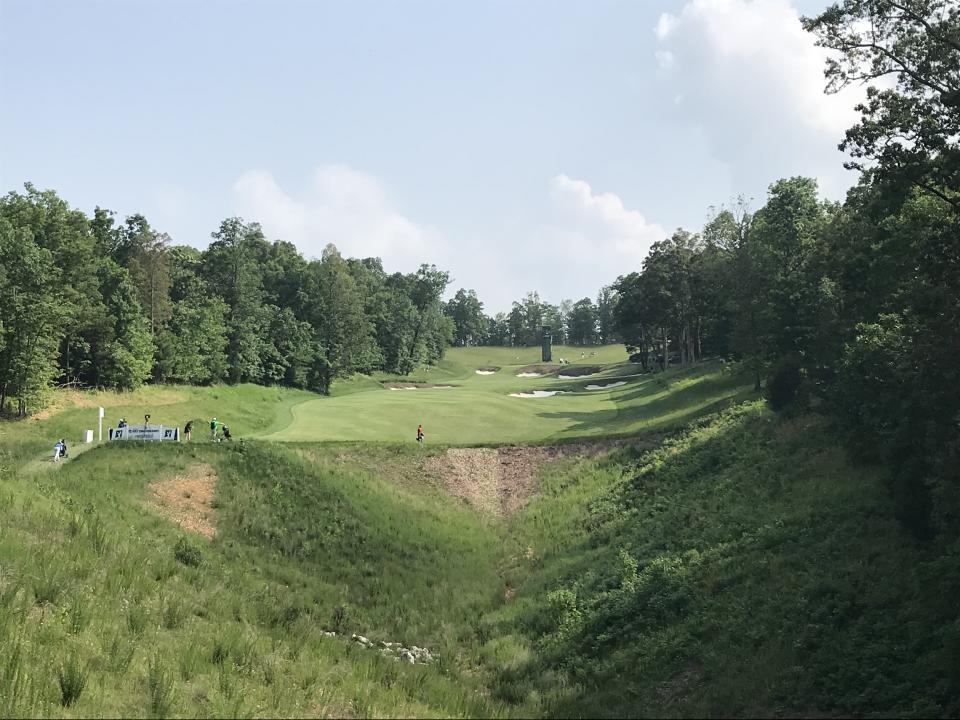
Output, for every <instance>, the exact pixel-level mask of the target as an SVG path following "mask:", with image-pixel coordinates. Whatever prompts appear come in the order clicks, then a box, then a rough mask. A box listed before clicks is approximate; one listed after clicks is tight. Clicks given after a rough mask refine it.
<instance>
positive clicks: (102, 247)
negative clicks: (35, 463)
mask: <svg viewBox="0 0 960 720" xmlns="http://www.w3.org/2000/svg"><path fill="white" fill-rule="evenodd" d="M448 281H449V276H448V274H447V273H446V272H443V271H441V270H438V269H437V268H436V267H435V266H432V265H423V266H421V267H420V269H419V270H418V271H417V272H415V273H407V274H404V273H392V274H391V273H387V272H386V271H385V270H384V269H383V266H382V264H381V263H380V261H379V260H377V259H375V258H367V259H363V260H356V259H352V258H349V259H345V258H343V257H341V255H340V253H339V252H338V251H337V249H336V248H335V247H334V246H332V245H330V246H327V248H326V249H325V250H324V251H323V254H322V257H321V258H320V259H317V260H310V261H308V260H306V259H304V257H303V256H302V255H301V254H300V253H299V252H298V251H297V249H296V248H295V247H294V246H293V245H292V244H291V243H289V242H284V241H275V242H269V241H267V240H266V239H265V238H264V235H263V231H262V230H261V228H260V226H259V225H258V224H256V223H246V222H244V221H242V220H241V219H239V218H229V219H227V220H224V221H223V223H221V225H220V228H219V229H218V230H217V231H216V232H215V233H213V240H212V242H211V243H210V245H209V247H208V248H207V249H206V250H204V251H202V252H201V251H199V250H197V249H195V248H192V247H188V246H184V245H173V244H172V243H171V241H170V238H169V237H168V236H166V235H165V234H163V233H161V232H158V231H156V230H155V229H154V228H152V227H151V226H150V224H149V222H148V221H147V219H146V218H145V217H143V216H142V215H133V216H131V217H128V218H126V220H125V221H124V222H122V223H117V221H116V218H115V217H114V214H113V213H111V212H109V211H106V210H104V209H102V208H97V209H96V210H95V211H94V214H93V217H91V218H88V217H86V216H85V215H84V214H83V213H82V212H80V211H79V210H75V209H72V208H70V207H69V206H68V205H67V203H66V202H65V201H63V200H62V199H61V198H59V197H58V196H57V195H56V193H54V192H53V191H40V190H38V189H36V188H35V187H33V186H32V185H30V184H27V185H26V188H25V192H23V193H16V192H11V193H9V194H8V195H6V196H5V197H4V198H2V199H0V323H2V324H0V407H3V408H6V407H7V403H8V399H11V398H14V399H15V400H16V402H17V408H16V410H15V414H20V415H22V414H24V413H26V412H27V411H28V409H29V408H36V407H37V406H39V405H40V404H41V403H42V401H43V397H44V394H45V392H46V390H47V388H48V387H49V386H50V385H51V384H52V383H56V384H59V385H78V386H83V387H105V388H116V389H130V388H135V387H137V386H138V385H140V384H142V383H144V382H147V381H153V382H179V383H191V384H206V383H214V382H220V381H227V382H231V383H238V382H253V383H261V384H268V385H271V384H279V385H287V386H291V387H298V388H308V389H311V390H315V391H318V392H322V393H327V392H329V390H330V385H331V383H332V381H333V380H334V378H337V377H343V376H345V375H349V374H351V373H354V372H371V371H373V370H386V371H391V372H398V373H406V372H409V371H410V370H411V369H412V368H413V367H414V366H415V365H417V364H418V363H430V362H435V361H436V360H437V359H438V358H439V357H440V356H441V354H442V353H443V349H444V347H446V346H447V345H448V344H449V343H450V342H451V341H452V332H453V323H452V321H451V320H450V318H449V317H448V316H447V315H445V313H444V306H443V302H442V299H441V298H442V295H443V293H444V290H445V288H446V286H447V284H448Z"/></svg>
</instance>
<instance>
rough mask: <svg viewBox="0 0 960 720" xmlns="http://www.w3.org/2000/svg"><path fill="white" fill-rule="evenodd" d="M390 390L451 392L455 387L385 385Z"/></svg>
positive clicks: (414, 384) (419, 384) (410, 384)
mask: <svg viewBox="0 0 960 720" xmlns="http://www.w3.org/2000/svg"><path fill="white" fill-rule="evenodd" d="M385 386H386V387H387V388H389V389H390V390H452V389H453V388H455V387H456V385H431V384H429V383H403V382H392V383H385Z"/></svg>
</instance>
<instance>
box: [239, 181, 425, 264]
mask: <svg viewBox="0 0 960 720" xmlns="http://www.w3.org/2000/svg"><path fill="white" fill-rule="evenodd" d="M233 192H234V200H235V208H236V211H237V212H238V213H239V214H240V215H242V216H244V217H245V218H247V219H250V220H256V221H257V222H259V223H260V224H261V225H262V226H263V229H264V232H265V233H266V235H267V237H268V238H271V239H280V240H289V241H290V242H292V243H294V244H295V245H296V246H297V247H298V248H299V249H300V251H301V252H303V253H304V255H306V256H307V257H319V256H320V254H321V252H322V251H323V248H324V247H325V246H326V245H327V243H333V244H334V245H336V246H337V248H338V249H339V250H340V252H341V253H342V254H343V255H344V256H349V257H370V256H375V257H380V258H382V259H383V261H384V265H385V266H386V267H387V268H388V269H394V270H400V269H404V270H406V269H411V268H414V267H416V266H417V265H418V264H419V263H420V262H424V261H432V258H431V257H430V255H431V252H433V251H434V250H435V249H436V246H437V243H438V240H439V235H438V233H437V232H436V231H435V230H433V229H431V228H429V227H425V226H422V225H418V224H417V223H415V222H413V221H412V220H410V219H409V218H407V217H405V216H404V215H402V214H401V213H400V212H398V211H397V210H396V209H395V208H394V207H393V204H392V202H391V200H390V198H389V195H388V193H387V191H386V189H385V188H384V187H383V185H382V184H381V183H380V182H379V181H378V180H377V179H376V178H375V177H373V176H371V175H367V174H365V173H362V172H359V171H357V170H354V169H352V168H350V167H347V166H345V165H322V166H320V167H318V168H317V169H316V170H315V171H314V173H313V177H312V182H311V186H310V189H309V192H307V193H305V194H304V195H303V196H302V197H299V198H295V197H293V196H291V195H290V194H288V193H287V192H286V191H285V190H284V189H283V188H281V187H280V185H279V184H278V183H277V181H276V180H275V179H274V177H273V175H271V174H270V173H269V172H267V171H265V170H250V171H248V172H245V173H244V174H243V175H241V176H240V177H239V178H238V179H237V181H236V182H235V183H234V185H233Z"/></svg>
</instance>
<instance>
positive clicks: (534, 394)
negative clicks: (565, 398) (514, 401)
mask: <svg viewBox="0 0 960 720" xmlns="http://www.w3.org/2000/svg"><path fill="white" fill-rule="evenodd" d="M565 392H567V391H566V390H531V391H530V392H518V393H510V397H522V398H541V397H551V396H553V395H562V394H563V393H565Z"/></svg>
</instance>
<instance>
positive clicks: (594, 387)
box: [584, 380, 627, 390]
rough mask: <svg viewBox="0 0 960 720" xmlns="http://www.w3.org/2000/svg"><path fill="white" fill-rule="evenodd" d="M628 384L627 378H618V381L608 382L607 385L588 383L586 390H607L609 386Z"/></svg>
mask: <svg viewBox="0 0 960 720" xmlns="http://www.w3.org/2000/svg"><path fill="white" fill-rule="evenodd" d="M626 384H627V381H626V380H617V382H612V383H607V384H606V385H587V386H586V387H585V388H584V390H606V389H607V388H612V387H619V386H620V385H626Z"/></svg>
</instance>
